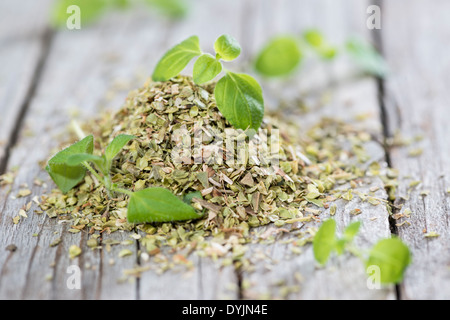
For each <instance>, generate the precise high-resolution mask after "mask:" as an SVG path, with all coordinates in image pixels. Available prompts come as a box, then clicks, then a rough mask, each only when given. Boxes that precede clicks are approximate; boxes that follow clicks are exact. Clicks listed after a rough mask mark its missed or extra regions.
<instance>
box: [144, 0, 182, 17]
mask: <svg viewBox="0 0 450 320" xmlns="http://www.w3.org/2000/svg"><path fill="white" fill-rule="evenodd" d="M146 2H147V4H149V5H151V6H153V7H155V8H156V9H158V10H159V11H160V12H162V13H163V14H165V15H167V16H168V17H170V18H173V19H175V18H183V17H185V16H186V14H187V12H188V9H189V7H188V5H187V3H186V1H185V0H146Z"/></svg>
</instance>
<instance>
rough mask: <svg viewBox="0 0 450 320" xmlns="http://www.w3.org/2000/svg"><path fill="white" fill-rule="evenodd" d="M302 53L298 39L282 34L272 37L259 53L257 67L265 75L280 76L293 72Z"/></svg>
mask: <svg viewBox="0 0 450 320" xmlns="http://www.w3.org/2000/svg"><path fill="white" fill-rule="evenodd" d="M301 59H302V54H301V51H300V48H299V45H298V42H297V39H295V38H293V37H290V36H281V37H277V38H274V39H272V40H271V41H270V42H269V43H268V44H267V45H266V46H265V47H264V48H263V49H262V50H261V52H260V53H259V54H258V57H257V58H256V63H255V68H256V70H257V71H258V72H259V73H261V74H262V75H264V76H267V77H279V76H286V75H288V74H290V73H292V72H293V71H294V70H295V68H296V67H297V66H298V65H299V63H300V61H301Z"/></svg>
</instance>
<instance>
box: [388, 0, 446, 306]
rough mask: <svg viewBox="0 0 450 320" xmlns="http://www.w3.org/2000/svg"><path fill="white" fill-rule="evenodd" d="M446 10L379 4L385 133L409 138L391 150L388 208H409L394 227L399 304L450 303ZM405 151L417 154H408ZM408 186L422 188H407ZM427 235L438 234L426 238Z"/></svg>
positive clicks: (415, 3)
mask: <svg viewBox="0 0 450 320" xmlns="http://www.w3.org/2000/svg"><path fill="white" fill-rule="evenodd" d="M405 9H407V10H406V11H405ZM449 10H450V3H449V2H448V1H434V2H433V5H430V4H429V3H427V2H425V1H410V2H408V5H407V6H405V5H404V4H402V3H400V2H398V1H384V2H383V3H382V19H383V20H382V21H383V26H382V29H381V40H382V48H383V51H384V55H385V57H386V59H387V61H388V63H389V65H390V67H391V69H392V72H391V75H390V77H388V78H387V80H386V81H385V83H384V85H385V104H386V110H387V118H388V123H387V124H388V125H389V129H390V134H391V135H393V134H394V133H396V131H399V132H400V134H401V135H402V136H403V137H404V138H405V139H411V140H412V141H413V142H412V144H411V145H409V146H406V147H393V148H392V149H391V151H390V158H391V162H392V166H393V167H394V168H397V169H398V171H399V186H398V192H397V200H396V201H395V203H396V204H397V205H399V206H402V208H401V209H400V210H399V212H400V213H402V212H404V211H405V210H406V209H407V208H409V209H410V210H411V211H412V213H411V216H410V217H408V218H402V219H400V220H398V221H397V223H399V224H400V223H402V222H403V221H405V220H407V221H409V223H410V224H408V223H405V224H403V225H401V226H398V235H399V236H400V237H401V238H402V239H403V240H404V241H405V242H406V243H407V244H408V245H409V246H410V248H411V249H412V252H413V263H412V265H411V266H410V267H409V269H408V270H407V272H406V276H405V279H404V282H403V283H402V285H401V287H400V289H401V291H400V293H401V298H403V299H448V298H450V289H449V288H450V269H449V265H450V247H449V243H450V224H449V214H450V196H449V193H448V188H449V187H450V171H449V168H450V160H449V154H450V144H449V143H448V136H449V135H450V129H449V125H448V119H449V118H450V108H449V107H448V101H449V94H448V89H447V88H446V85H447V84H448V81H449V76H448V75H449V71H450V64H449V63H448V62H449V59H448V53H447V50H446V48H445V43H446V41H447V39H448V38H449V36H450V25H449V24H448V17H447V16H448V12H449ZM415 137H416V138H417V137H421V138H420V139H414V138H415ZM419 140H420V141H419ZM411 150H412V151H414V150H419V151H422V152H417V156H415V157H413V156H411V154H410V152H411ZM412 181H421V183H420V184H419V185H418V186H417V187H415V188H411V187H410V183H411V182H412ZM426 190H428V191H429V194H428V195H424V194H421V192H422V191H426ZM429 232H436V233H438V234H439V235H440V236H439V237H437V238H426V237H425V234H426V233H429Z"/></svg>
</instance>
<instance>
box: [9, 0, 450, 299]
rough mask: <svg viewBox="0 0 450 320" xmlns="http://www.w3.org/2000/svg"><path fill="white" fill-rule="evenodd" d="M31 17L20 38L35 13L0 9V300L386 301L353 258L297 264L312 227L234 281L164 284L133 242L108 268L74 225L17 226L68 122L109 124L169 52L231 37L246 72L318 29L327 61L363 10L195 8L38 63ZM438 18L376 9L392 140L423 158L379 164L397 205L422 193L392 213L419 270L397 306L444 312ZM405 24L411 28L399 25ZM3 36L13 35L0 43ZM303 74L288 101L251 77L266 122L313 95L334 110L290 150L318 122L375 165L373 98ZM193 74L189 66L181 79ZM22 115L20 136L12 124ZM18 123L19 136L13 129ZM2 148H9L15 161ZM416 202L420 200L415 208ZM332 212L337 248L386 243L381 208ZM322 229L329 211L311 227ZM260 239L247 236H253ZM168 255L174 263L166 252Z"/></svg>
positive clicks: (402, 151)
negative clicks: (355, 143)
mask: <svg viewBox="0 0 450 320" xmlns="http://www.w3.org/2000/svg"><path fill="white" fill-rule="evenodd" d="M31 2H34V1H31V0H30V8H34V9H33V14H36V16H37V18H36V19H30V20H29V23H22V22H21V21H25V20H27V19H28V18H27V17H28V16H27V14H28V15H29V14H31V13H30V12H28V13H26V11H23V10H19V9H18V8H17V7H16V6H15V5H13V1H12V0H9V1H3V2H2V3H1V4H0V9H3V8H12V10H14V12H16V13H14V14H13V13H11V14H8V15H5V16H4V17H6V18H5V19H3V16H2V19H1V20H0V52H1V53H2V54H1V55H0V62H3V61H8V63H7V64H6V65H5V68H2V69H1V70H0V84H1V86H0V112H1V114H2V115H4V116H2V117H0V140H3V141H4V143H3V145H2V144H1V143H0V159H1V158H2V152H3V157H4V155H5V150H6V149H5V146H8V141H10V137H11V135H12V134H13V133H14V132H17V133H18V134H17V138H18V139H17V141H16V145H15V147H14V148H12V149H11V150H10V153H9V159H8V163H7V166H6V167H5V168H6V169H7V170H11V169H12V168H13V167H15V166H17V167H18V171H17V176H16V179H15V182H14V184H13V185H11V186H6V187H3V188H0V212H1V214H0V298H1V299H238V298H261V297H270V298H285V299H395V298H396V295H395V290H394V287H392V286H388V287H384V288H383V289H382V290H369V289H368V288H367V284H366V275H365V273H364V268H363V265H362V262H361V261H359V260H358V259H357V258H355V257H352V256H349V255H345V256H343V257H337V258H333V259H332V260H331V261H330V263H329V265H328V266H327V267H325V268H318V267H317V265H316V263H315V261H314V259H313V253H312V248H311V245H310V244H307V245H306V246H304V247H301V248H300V249H301V250H302V253H301V254H300V255H297V254H295V253H294V251H293V250H292V247H293V246H292V244H290V243H288V242H289V241H291V239H292V237H296V236H297V235H298V233H300V232H303V231H306V229H307V228H308V227H310V226H313V227H314V226H319V222H316V223H310V224H304V225H303V224H299V225H296V227H297V228H298V230H297V231H294V232H292V233H291V234H285V233H279V234H278V236H277V241H276V242H275V243H273V244H268V245H264V244H260V243H254V244H250V245H249V246H248V248H249V249H248V251H247V253H246V257H247V258H248V259H249V260H250V262H251V265H250V266H247V267H248V268H247V267H242V268H240V269H239V270H235V268H234V267H233V266H222V264H221V260H220V259H219V260H218V261H213V260H211V259H208V258H201V257H199V256H196V255H193V254H191V255H190V256H189V257H188V258H189V260H191V261H192V263H193V265H194V268H193V269H189V268H188V269H186V268H185V267H184V266H176V268H174V270H170V271H166V272H164V273H159V272H157V268H158V266H157V263H156V262H155V261H153V260H152V259H153V257H150V259H149V260H145V259H144V258H143V256H142V255H141V253H142V248H140V247H139V245H138V244H137V242H136V243H133V244H130V245H129V246H127V247H126V248H127V249H130V250H131V252H132V254H131V255H129V256H126V257H119V252H120V250H121V249H123V247H121V246H120V247H119V246H114V245H113V246H111V247H108V246H107V245H105V244H102V245H101V248H102V249H90V248H88V247H87V245H86V243H87V240H88V239H89V238H90V237H91V235H89V234H87V233H85V232H80V233H77V234H71V233H69V232H67V230H68V228H69V227H70V225H68V224H66V223H64V222H61V221H58V220H56V219H50V218H48V217H47V216H46V215H45V214H41V215H38V214H35V213H33V210H34V209H37V207H36V205H35V204H33V205H32V207H31V210H30V211H29V212H28V218H22V219H21V220H20V221H19V223H18V224H14V223H13V218H14V217H15V216H17V215H18V212H19V209H20V208H21V207H23V206H24V205H26V204H27V203H28V202H29V201H31V200H32V196H34V195H38V196H39V195H41V194H44V193H45V191H46V190H48V189H49V188H51V187H53V184H52V183H51V182H50V181H49V179H48V177H47V174H46V173H45V172H44V171H43V170H42V167H41V166H40V165H39V164H38V163H39V161H45V160H46V159H47V158H48V157H49V155H50V154H51V153H52V152H53V151H54V148H56V147H59V146H58V143H57V141H58V140H59V139H60V138H61V135H64V132H65V130H66V127H67V125H68V124H69V122H70V120H71V117H72V116H71V113H72V111H73V110H75V109H76V110H78V111H79V113H80V114H79V116H78V118H79V120H80V121H83V119H86V118H89V117H92V116H94V115H95V114H96V113H97V112H98V111H99V110H111V111H114V110H116V109H117V108H119V107H120V105H121V104H122V102H123V100H124V99H125V97H126V93H127V91H128V90H129V89H132V88H136V87H138V86H139V85H140V84H141V83H142V82H143V81H144V79H145V78H146V77H148V76H149V75H150V74H151V70H152V69H153V67H154V66H155V65H156V62H157V60H158V59H159V57H160V56H161V55H162V54H163V53H164V51H165V50H166V49H167V48H168V47H169V46H171V45H173V44H174V43H176V42H179V41H181V40H183V39H185V38H187V37H188V36H190V35H192V34H197V35H198V36H199V38H200V43H201V46H202V48H203V49H204V50H205V51H208V52H212V45H213V42H214V40H215V39H216V38H217V37H218V36H219V35H221V34H223V33H229V34H232V35H234V36H235V37H236V38H237V39H238V41H239V42H240V43H241V44H242V46H243V50H242V55H241V57H239V59H238V60H237V61H236V65H231V64H230V66H229V69H230V70H234V71H242V70H251V69H250V67H251V58H252V57H253V56H254V55H255V53H256V52H258V50H259V49H260V48H261V47H262V45H263V44H264V43H265V41H267V39H268V38H270V37H271V36H275V35H277V34H281V33H292V34H300V33H301V32H302V31H304V30H305V29H306V28H309V27H316V28H318V29H320V30H321V31H322V32H323V33H324V34H325V35H326V36H327V37H328V38H329V39H330V41H331V42H332V43H334V44H337V45H342V44H343V42H344V41H345V40H346V39H347V38H348V37H349V36H351V35H354V34H359V35H363V36H364V37H366V38H367V37H368V36H369V35H368V33H367V29H366V25H365V19H366V17H367V13H366V8H367V5H368V3H367V2H366V1H359V0H351V1H350V0H339V1H336V0H321V1H312V0H277V1H272V0H263V1H257V0H246V1H239V0H233V1H227V2H225V1H223V2H211V1H208V0H202V1H195V6H196V7H195V8H192V10H191V11H190V12H189V15H188V16H187V18H186V20H180V21H168V20H164V19H161V17H159V16H158V15H157V14H155V13H151V12H150V13H149V12H148V11H146V10H135V11H132V12H130V13H128V14H122V13H112V14H111V15H109V16H108V17H105V18H103V19H102V20H101V21H100V22H99V23H97V24H95V25H92V26H90V27H86V28H82V30H78V31H69V30H59V31H57V32H55V33H54V34H53V35H52V39H51V42H50V44H51V45H50V47H48V48H47V47H45V45H44V44H43V43H45V42H43V38H42V37H43V33H42V31H43V30H45V28H46V23H47V22H46V21H47V20H45V18H44V14H43V13H45V10H44V7H43V6H38V5H32V4H31ZM40 3H41V2H40ZM448 6H449V5H448V4H447V3H446V2H445V1H437V5H436V6H434V5H433V7H431V6H426V5H425V1H413V2H411V5H409V4H408V6H407V8H406V7H404V6H403V5H402V4H399V3H396V2H393V1H392V2H387V1H386V2H384V3H383V9H382V10H383V29H382V34H381V40H382V44H383V48H384V53H385V55H386V57H387V59H388V61H389V63H390V65H391V66H392V68H393V76H392V77H390V78H388V79H387V81H386V82H385V97H384V98H385V104H386V107H387V110H388V121H389V124H390V129H391V133H392V131H394V130H395V128H396V127H397V126H398V127H399V128H400V129H401V131H402V132H403V134H404V135H405V136H407V137H414V136H415V135H417V134H422V135H423V136H424V139H423V140H422V141H420V142H417V146H420V147H422V148H423V150H424V152H423V153H422V154H421V155H419V156H418V157H415V158H411V157H409V156H408V151H409V149H408V148H393V149H392V150H391V152H390V153H389V155H390V158H391V160H392V165H393V166H394V167H396V168H398V169H399V172H400V178H401V179H400V184H399V187H398V193H399V196H404V197H406V196H407V195H408V185H409V182H410V181H411V180H413V179H414V180H421V181H422V184H421V185H419V186H418V187H417V188H416V189H414V190H412V191H411V193H410V194H409V199H408V200H401V199H400V198H398V199H399V200H397V202H396V204H398V205H400V204H403V208H406V207H409V208H411V210H412V212H413V213H412V215H411V218H410V219H408V220H409V221H410V222H411V225H410V226H407V225H406V224H405V225H403V226H401V227H398V234H399V236H400V237H401V238H402V239H404V240H405V241H406V242H407V243H408V244H409V245H410V246H411V248H412V249H413V254H414V263H413V265H412V266H411V267H410V269H408V272H407V274H406V278H405V281H404V283H402V284H401V286H400V290H401V291H400V293H401V296H400V297H401V298H410V299H414V298H448V297H449V296H450V294H449V291H448V287H449V286H448V283H449V280H450V276H449V268H448V266H449V265H450V258H449V257H450V252H449V248H448V243H449V240H450V239H449V235H450V230H449V224H448V212H449V207H450V204H449V195H448V193H447V192H446V190H447V189H448V188H449V187H450V174H449V172H448V168H449V165H450V163H449V160H448V154H449V151H450V150H449V148H448V146H449V144H448V142H447V141H446V137H447V136H448V135H449V132H448V130H449V129H448V126H447V125H446V120H447V119H448V115H449V108H448V106H447V103H448V97H447V92H446V90H445V89H446V88H445V84H446V83H448V81H447V80H448V74H449V72H448V70H447V69H448V67H449V66H450V64H449V63H448V62H449V60H448V57H447V56H446V55H445V50H443V49H442V43H444V40H445V39H448V38H449V35H450V34H449V33H450V31H449V29H448V27H447V26H446V23H445V19H446V17H445V12H448V9H449V8H448ZM406 9H407V10H408V12H410V13H411V15H408V14H406V13H405V12H404V11H405V10H406ZM8 10H9V9H8ZM0 12H1V13H2V14H3V13H4V12H6V11H5V10H0ZM10 12H13V11H10ZM39 12H40V13H42V15H39V14H38V13H39ZM17 14H19V16H20V19H19V16H17ZM22 15H23V17H22ZM13 16H16V17H18V18H17V19H13V18H11V17H13ZM411 17H414V19H412V18H411ZM15 20H17V21H15ZM411 20H414V21H415V22H414V23H415V27H414V28H415V29H414V30H415V32H411ZM27 21H28V20H27ZM14 23H16V25H17V26H19V25H21V26H22V27H21V28H19V27H17V28H12V29H11V28H6V27H5V28H3V26H11V25H14ZM5 30H6V31H5ZM11 35H13V36H11ZM399 39H401V40H399ZM43 58H45V63H42V61H43V60H42V59H43ZM437 61H439V63H437ZM39 66H41V68H42V69H41V70H40V71H39ZM227 67H228V65H227ZM303 67H304V68H302V69H301V70H299V73H298V74H297V76H298V78H290V80H293V79H297V80H298V81H291V82H293V83H295V85H294V86H291V87H288V86H286V82H283V81H280V82H277V83H269V82H268V81H265V80H264V79H259V77H258V76H257V75H255V74H254V72H253V71H251V73H252V74H253V75H255V76H256V77H258V80H261V81H262V82H263V84H264V86H265V88H267V91H266V92H265V94H266V93H267V99H266V101H267V104H268V108H270V107H271V106H272V107H274V106H276V105H277V101H278V99H279V98H280V95H286V96H290V95H298V94H299V93H308V94H309V96H310V97H311V100H310V101H311V103H312V105H314V106H319V104H314V101H316V100H317V99H320V98H321V95H322V94H323V93H324V92H326V93H327V94H329V99H328V102H327V103H326V104H325V105H323V106H321V107H320V108H319V107H317V109H314V110H313V111H312V112H310V113H307V114H303V115H302V116H300V117H299V118H298V122H299V124H300V127H301V132H300V134H302V132H303V133H304V132H306V130H307V129H308V127H309V126H311V125H313V124H315V123H316V122H317V121H318V120H319V119H320V118H321V117H324V116H327V117H332V118H340V119H342V120H343V121H345V122H346V123H349V124H351V125H352V126H356V127H357V128H361V129H364V130H366V131H367V132H369V133H370V134H371V136H372V138H373V139H372V140H371V141H370V142H368V143H367V144H365V146H364V147H365V148H366V149H367V150H368V153H369V154H370V156H371V158H372V159H373V160H377V161H383V160H384V157H385V152H384V150H383V149H382V148H381V146H380V143H379V141H382V139H383V134H382V124H381V122H380V114H379V107H380V106H379V103H378V102H379V101H378V97H377V95H378V88H377V84H376V82H375V81H374V80H373V79H359V78H355V73H356V71H355V70H354V68H353V67H352V65H351V64H350V63H349V61H348V60H346V58H345V57H343V58H339V59H338V60H337V61H336V62H333V64H332V65H331V66H327V67H326V68H322V67H321V66H320V64H314V63H312V64H311V65H305V66H303ZM328 67H330V68H328ZM190 68H192V65H190V66H189V67H188V69H187V70H186V71H185V73H189V72H190V70H191V69H190ZM37 70H38V71H39V72H36V71H37ZM330 70H331V71H330ZM5 79H6V81H5ZM33 85H34V86H35V87H34V88H33ZM30 88H31V89H32V90H31V93H32V94H31V95H30V94H29V93H30ZM308 101H309V100H308ZM24 106H26V108H23V107H24ZM18 110H23V111H24V112H22V111H18ZM21 112H22V113H24V117H23V121H22V120H21V121H19V119H21V117H22V115H21V114H20V113H21ZM361 115H365V121H355V118H356V117H358V116H361ZM17 123H19V124H21V126H20V127H17ZM5 141H6V143H5ZM13 144H14V143H11V141H10V142H9V145H10V146H12V145H13ZM413 146H414V145H413ZM413 146H411V147H413ZM343 147H345V146H343ZM0 161H1V160H0ZM364 165H367V163H366V164H364ZM36 177H38V178H41V179H43V180H44V181H46V183H47V186H46V187H43V186H38V185H35V184H34V183H33V181H34V179H35V178H36ZM365 182H366V184H364V185H362V186H360V189H361V190H362V191H365V190H367V189H368V188H370V187H374V186H377V187H379V190H378V191H377V195H378V196H379V197H380V198H382V199H387V195H386V193H385V192H384V190H383V187H384V186H383V183H382V181H381V180H380V179H378V178H377V177H372V178H368V180H366V181H365ZM24 184H27V186H28V188H30V189H31V191H32V196H27V197H24V198H17V199H15V198H14V196H16V195H17V193H18V192H19V190H20V189H23V188H25V186H24ZM421 190H429V191H430V193H429V195H428V196H426V197H421V196H420V191H421ZM337 207H338V210H337V213H336V215H335V219H336V221H337V223H338V231H339V232H342V230H343V228H344V227H345V226H346V225H348V223H349V222H350V221H354V220H361V221H363V225H362V230H361V232H360V235H359V236H358V238H357V239H356V242H357V244H358V246H360V247H362V248H368V247H369V246H371V245H372V244H373V243H374V242H375V241H377V240H378V239H380V238H382V237H389V236H390V235H391V233H390V230H389V221H388V212H387V210H386V208H385V207H384V206H370V205H367V204H366V203H361V202H360V201H359V200H358V199H356V198H355V199H353V200H352V201H350V202H348V203H347V202H344V201H343V200H340V201H339V203H338V206H337ZM354 208H360V209H362V211H363V213H362V214H360V215H358V216H351V215H350V214H349V212H350V211H351V210H352V209H354ZM328 215H329V213H328V210H326V211H324V212H323V213H322V214H321V215H320V219H321V220H323V219H325V218H327V217H328ZM400 221H402V220H399V222H400ZM268 228H270V226H269V227H266V228H260V229H255V230H253V231H256V232H258V231H260V232H264V231H266V230H267V229H268ZM424 229H426V230H427V231H436V232H437V233H439V234H440V237H438V238H424V237H423V230H424ZM255 237H257V235H256V234H255ZM56 238H61V242H60V243H59V244H58V245H56V246H54V247H50V243H52V242H53V241H54V240H55V239H56ZM129 239H131V238H130V234H129V233H126V232H116V233H112V234H109V235H108V234H104V235H102V239H101V241H104V242H107V241H108V240H114V241H120V242H121V241H124V240H129ZM74 244H75V245H78V246H80V247H81V248H82V250H83V254H82V255H81V256H79V257H77V258H75V259H70V258H69V255H68V249H69V247H70V246H71V245H74ZM12 245H14V246H12ZM13 249H14V250H13ZM163 254H165V255H166V256H167V257H169V258H170V255H169V254H168V252H167V251H165V249H164V250H163ZM71 265H75V266H78V267H79V268H80V271H81V274H82V278H81V279H82V283H81V289H80V290H73V289H70V288H69V287H68V286H67V280H68V279H69V277H70V275H71V274H70V273H68V269H67V268H68V267H69V266H71ZM136 271H141V272H140V274H139V276H138V277H135V276H133V272H136ZM431 275H432V276H431Z"/></svg>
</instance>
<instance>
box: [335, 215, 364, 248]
mask: <svg viewBox="0 0 450 320" xmlns="http://www.w3.org/2000/svg"><path fill="white" fill-rule="evenodd" d="M360 227H361V222H360V221H355V222H352V223H350V224H349V225H348V226H347V227H346V228H345V230H344V234H343V237H342V238H341V239H339V240H337V241H336V251H337V253H338V254H342V253H343V252H344V249H345V246H346V245H347V244H348V243H350V242H352V241H353V239H354V238H355V236H356V235H357V234H358V231H359V228H360Z"/></svg>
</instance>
